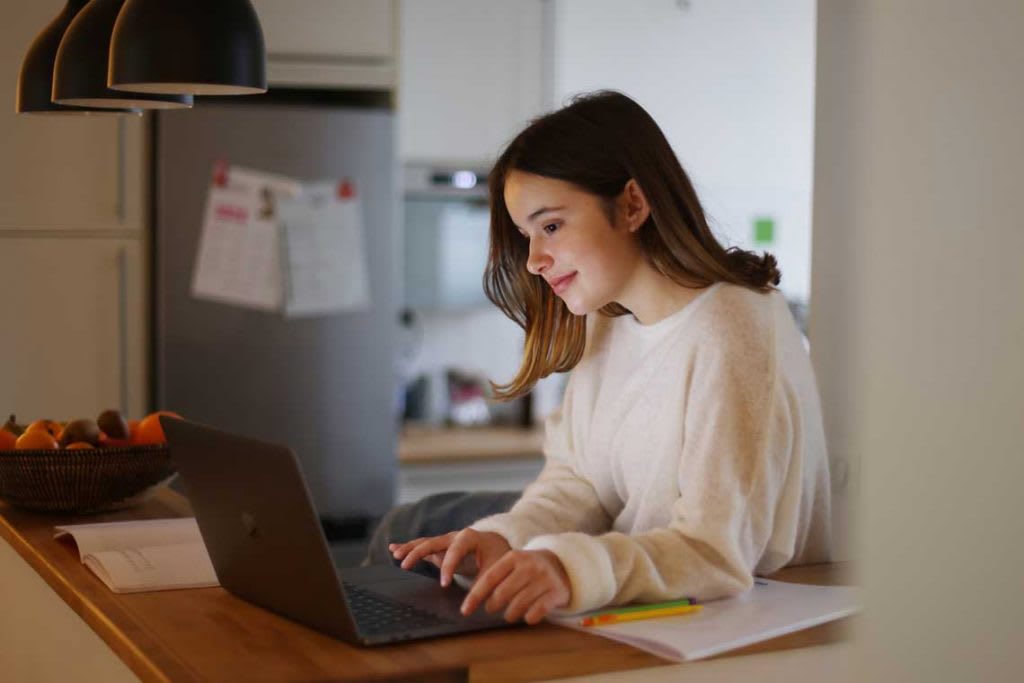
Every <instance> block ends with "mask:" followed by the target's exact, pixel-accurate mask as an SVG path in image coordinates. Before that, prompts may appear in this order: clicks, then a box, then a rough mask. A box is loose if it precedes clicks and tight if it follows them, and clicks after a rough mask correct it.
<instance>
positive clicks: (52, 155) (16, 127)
mask: <svg viewBox="0 0 1024 683" xmlns="http://www.w3.org/2000/svg"><path fill="white" fill-rule="evenodd" d="M59 11H60V3H56V2H20V3H0V83H5V84H8V87H9V88H10V89H9V90H6V92H8V93H9V94H10V95H11V97H13V88H14V87H15V84H16V83H17V82H18V72H19V70H20V68H21V62H22V59H23V58H24V56H25V53H26V52H27V51H28V48H29V45H30V44H31V43H32V41H33V40H34V39H35V37H36V35H37V34H38V33H39V32H40V31H41V30H42V29H43V27H45V26H46V24H47V23H49V22H50V20H52V19H53V17H54V16H56V15H57V13H58V12H59ZM145 130H146V123H145V121H144V120H143V118H142V117H138V116H113V115H101V116H63V115H62V116H41V115H31V114H16V113H15V112H14V106H13V103H11V104H10V106H6V107H2V108H0V150H2V154H0V231H3V232H8V231H11V230H19V231H20V230H38V229H51V230H53V229H57V230H66V229H76V230H111V229H116V230H123V229H126V228H127V229H135V230H141V228H142V227H143V225H144V216H145V206H144V198H145V192H146V172H145V168H146V160H145V157H146V154H147V152H146V144H145V140H146V135H145Z"/></svg>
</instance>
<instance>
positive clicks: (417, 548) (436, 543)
mask: <svg viewBox="0 0 1024 683" xmlns="http://www.w3.org/2000/svg"><path fill="white" fill-rule="evenodd" d="M451 542H452V535H451V534H445V535H444V536H434V537H432V538H428V539H424V540H423V541H422V542H420V543H417V544H415V545H413V547H412V548H410V549H409V550H408V551H407V552H405V555H404V557H402V555H400V554H399V553H398V552H396V553H395V557H396V558H399V559H401V560H402V565H401V566H402V569H411V568H413V567H414V566H416V563H417V562H419V561H420V560H422V559H423V558H424V557H426V556H427V555H433V554H435V553H440V552H443V551H446V550H447V549H448V546H450V545H451ZM402 550H404V549H400V550H399V552H401V551H402Z"/></svg>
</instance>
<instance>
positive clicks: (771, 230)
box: [754, 218, 775, 244]
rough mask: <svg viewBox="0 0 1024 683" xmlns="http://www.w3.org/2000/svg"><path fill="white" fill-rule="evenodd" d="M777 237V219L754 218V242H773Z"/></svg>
mask: <svg viewBox="0 0 1024 683" xmlns="http://www.w3.org/2000/svg"><path fill="white" fill-rule="evenodd" d="M774 239H775V221H773V220H772V219H771V218H755V219H754V242H756V243H757V244H771V243H772V241H774Z"/></svg>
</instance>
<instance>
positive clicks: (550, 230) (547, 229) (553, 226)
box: [544, 223, 558, 235]
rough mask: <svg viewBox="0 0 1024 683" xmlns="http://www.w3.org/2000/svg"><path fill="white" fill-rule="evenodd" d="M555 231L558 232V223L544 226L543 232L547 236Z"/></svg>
mask: <svg viewBox="0 0 1024 683" xmlns="http://www.w3.org/2000/svg"><path fill="white" fill-rule="evenodd" d="M555 230H558V223H548V224H547V225H545V226H544V232H546V233H547V234H549V235H550V234H551V233H553V232H554V231H555Z"/></svg>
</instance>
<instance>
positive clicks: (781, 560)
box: [472, 283, 831, 613]
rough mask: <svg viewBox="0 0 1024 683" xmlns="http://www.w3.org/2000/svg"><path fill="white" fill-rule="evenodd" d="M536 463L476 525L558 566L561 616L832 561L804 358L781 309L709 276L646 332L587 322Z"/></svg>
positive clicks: (818, 425)
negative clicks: (548, 555) (524, 481)
mask: <svg viewBox="0 0 1024 683" xmlns="http://www.w3.org/2000/svg"><path fill="white" fill-rule="evenodd" d="M544 452H545V456H546V463H545V466H544V469H543V471H542V472H541V474H540V476H539V477H538V478H537V480H536V481H535V482H534V483H532V484H531V485H530V486H529V487H527V489H526V491H525V492H524V493H523V496H522V498H521V499H520V500H519V501H518V502H517V503H516V505H515V506H514V507H513V508H512V509H511V510H510V511H509V512H507V513H504V514H500V515H494V516H492V517H487V518H484V519H482V520H480V521H478V522H477V523H475V524H473V525H472V527H473V528H474V529H477V530H480V531H493V532H496V533H499V534H501V535H502V536H504V537H505V539H506V540H507V541H508V542H509V544H510V545H511V546H512V547H513V548H525V549H528V550H538V549H547V550H550V551H552V552H553V553H555V555H557V556H558V558H559V559H560V560H561V561H562V564H563V565H564V566H565V569H566V572H567V574H568V576H569V580H570V583H571V592H572V597H571V601H570V603H569V605H568V606H566V607H565V608H564V609H562V610H558V612H562V613H572V612H580V611H585V610H590V609H596V608H599V607H602V606H604V605H608V604H623V603H628V602H637V601H639V602H654V601H662V600H670V599H674V598H679V597H683V596H694V597H697V598H699V599H703V600H708V599H712V598H718V597H725V596H729V595H735V594H737V593H740V592H742V591H743V590H745V589H747V588H749V587H750V586H751V584H752V581H753V575H754V574H767V573H771V572H773V571H775V570H777V569H779V568H781V567H783V566H786V565H788V564H804V563H813V562H825V561H828V560H829V554H830V546H831V540H830V533H829V529H830V520H829V515H830V510H829V491H830V485H829V470H828V459H827V457H826V451H825V436H824V431H823V428H822V419H821V408H820V401H819V398H818V392H817V387H816V384H815V380H814V374H813V371H812V369H811V364H810V360H809V358H808V356H807V353H806V351H805V349H804V347H803V344H802V338H801V336H800V334H799V332H798V330H797V328H796V325H795V323H794V321H793V318H792V316H791V314H790V312H789V309H788V307H787V306H786V302H785V300H784V299H783V297H782V295H781V294H779V293H778V292H772V293H770V294H761V293H758V292H754V291H752V290H749V289H746V288H744V287H739V286H735V285H730V284H726V283H718V284H716V285H713V286H711V287H709V288H707V289H706V290H705V291H704V292H702V293H701V294H700V295H699V296H698V297H697V298H696V299H694V300H693V301H692V302H690V303H689V304H688V305H687V306H685V307H684V308H683V309H682V310H680V311H678V312H677V313H674V314H672V315H670V316H669V317H667V318H665V319H663V320H661V321H659V322H657V323H655V324H653V325H647V326H644V325H641V324H639V323H638V322H637V321H636V320H635V319H634V318H633V317H632V316H630V315H625V316H621V317H617V318H609V317H606V316H603V315H600V314H594V315H591V316H590V317H589V318H588V320H587V344H586V348H585V351H584V354H583V358H582V359H581V360H580V362H579V364H578V365H577V366H576V367H575V368H574V369H573V371H572V373H571V376H570V378H569V383H568V385H567V386H566V393H565V399H564V402H563V404H562V409H561V411H559V412H557V413H555V414H554V415H553V416H552V417H550V418H549V419H548V421H547V424H546V436H545V445H544Z"/></svg>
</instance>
